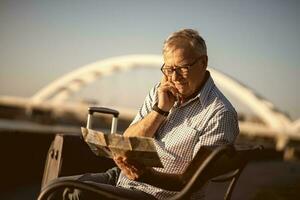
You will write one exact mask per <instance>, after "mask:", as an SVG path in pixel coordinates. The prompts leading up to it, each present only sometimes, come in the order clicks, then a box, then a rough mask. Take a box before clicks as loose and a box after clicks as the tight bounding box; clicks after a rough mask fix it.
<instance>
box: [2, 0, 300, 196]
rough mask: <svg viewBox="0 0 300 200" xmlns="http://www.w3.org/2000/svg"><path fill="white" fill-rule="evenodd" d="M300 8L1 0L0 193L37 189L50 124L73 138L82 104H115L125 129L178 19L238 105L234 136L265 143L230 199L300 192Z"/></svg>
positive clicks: (236, 0)
mask: <svg viewBox="0 0 300 200" xmlns="http://www.w3.org/2000/svg"><path fill="white" fill-rule="evenodd" d="M299 9H300V2H299V1H297V0H287V1H280V0H260V1H258V0H253V1H242V0H230V1H214V0H199V1H177V0H174V1H155V0H154V1H135V0H131V1H121V0H119V1H114V0H112V1H102V0H94V1H93V0H88V1H79V0H78V1H77V0H72V1H71V0H64V1H46V0H39V1H38V0H36V1H34V0H24V1H21V0H19V1H17V0H0V141H1V142H0V143H1V155H2V161H1V162H2V163H3V164H2V166H1V168H0V169H1V174H2V175H3V177H5V179H4V181H2V183H1V184H2V185H1V188H2V189H1V191H0V198H1V199H25V198H28V199H33V198H34V197H36V195H37V194H38V192H39V187H40V181H41V178H42V174H43V167H44V161H45V158H46V154H47V150H48V148H49V145H50V142H51V140H52V139H53V136H54V134H55V133H57V132H63V133H68V134H66V135H68V136H67V137H70V138H72V139H70V142H69V143H70V144H69V146H70V147H69V148H70V149H72V145H75V144H76V145H79V144H77V143H80V142H78V141H77V140H76V139H74V137H73V136H74V134H73V136H70V135H72V134H71V133H74V132H76V133H78V132H80V130H79V127H80V126H84V125H85V120H86V111H87V110H86V109H87V107H88V106H89V105H101V106H109V107H114V108H118V109H119V110H120V112H121V118H122V119H121V121H120V132H121V131H122V130H124V129H125V128H126V126H127V125H128V124H129V123H130V121H131V119H132V117H133V116H134V113H135V112H136V110H137V109H138V108H139V106H140V105H141V103H142V102H143V99H144V97H145V95H146V94H147V92H148V91H149V89H150V88H151V87H152V86H153V84H155V83H157V82H158V81H159V80H160V77H161V74H160V71H159V67H160V65H161V64H162V62H163V61H162V58H161V51H162V44H163V42H164V40H165V39H166V38H167V37H168V35H170V34H171V33H172V32H174V31H177V30H179V29H182V28H193V29H196V30H198V31H199V33H200V34H201V35H202V37H203V38H204V39H205V40H206V44H207V48H208V57H209V67H210V68H211V69H212V70H213V71H216V73H220V74H222V75H223V78H217V77H216V79H218V80H219V81H217V84H218V85H219V86H220V88H221V89H222V90H223V92H224V93H225V94H226V96H228V98H229V99H230V100H231V101H232V103H233V104H234V106H235V107H236V109H237V111H238V113H239V118H240V122H241V131H242V135H241V136H240V138H239V141H240V142H245V143H255V144H262V145H264V146H265V147H267V148H266V149H267V150H270V152H272V153H268V154H267V155H266V156H265V157H264V158H263V159H260V160H259V161H256V162H255V163H251V164H250V165H249V167H248V168H246V170H245V173H244V174H243V175H242V177H241V181H240V184H238V187H237V189H236V190H237V194H236V196H234V198H236V199H246V198H245V194H246V196H247V198H248V199H275V197H276V198H277V197H278V199H298V198H300V197H299V196H297V194H296V189H297V190H298V189H299V188H300V185H299V181H300V163H299V151H298V149H299V141H300V132H299V127H300V121H299V118H300V107H299V105H298V104H299V102H300V94H299V89H298V87H299V85H300V81H299V78H298V77H299V75H300V66H299V63H300V40H299V38H298V37H299V35H300V25H299V19H300V14H299ZM160 61H161V62H160ZM87 68H89V69H91V70H90V72H85V71H82V70H83V69H87ZM92 69H93V70H92ZM80 70H81V71H80ZM86 71H87V70H86ZM75 72H78V73H77V74H76V73H75ZM72 73H73V74H72ZM91 74H92V76H91ZM68 76H69V79H68ZM224 77H225V79H224ZM63 78H65V79H63ZM226 78H229V81H228V80H227V79H226ZM57 80H58V81H57ZM59 80H60V81H59ZM91 80H93V81H91ZM224 80H225V81H226V80H227V81H226V83H227V84H225V83H224V82H223V81H224ZM54 81H57V82H56V83H57V85H53V84H52V85H51V83H54ZM230 81H233V82H234V83H235V84H234V85H231V84H229V83H230ZM224 85H225V86H227V87H224ZM236 85H238V87H232V86H236ZM47 86H52V89H53V88H54V89H53V90H50V89H49V87H48V94H47V95H45V88H46V89H47ZM43 89H44V90H43ZM43 91H44V94H43ZM49 91H50V92H49ZM248 92H249V93H250V94H248ZM43 95H44V96H43ZM247 95H250V96H247ZM251 95H252V96H251ZM248 97H249V98H248ZM252 98H253V105H252V104H251V102H252ZM241 99H242V100H241ZM243 99H248V101H247V102H245V101H243ZM253 108H257V109H256V110H255V109H254V110H253ZM122 114H123V115H122ZM267 114H268V115H267ZM270 116H274V119H273V118H272V117H270ZM275 118H276V119H275ZM122 120H123V121H122ZM248 122H249V123H248ZM107 123H109V122H107ZM53 127H55V128H53ZM249 127H250V128H249ZM78 130H79V131H78ZM75 135H76V134H75ZM75 138H76V137H75ZM28 144H29V145H28ZM82 145H83V144H82ZM29 146H30V148H29ZM67 146H68V145H67ZM82 148H83V149H85V146H82ZM25 150H27V151H25ZM66 152H68V151H67V150H66ZM82 152H85V153H82ZM23 153H24V154H25V155H24V156H23V155H22V154H23ZM88 153H89V151H88V150H86V149H85V150H82V151H80V152H78V154H77V155H78V156H76V155H74V152H73V153H72V152H71V151H70V152H69V153H66V155H65V163H66V165H65V166H67V167H65V168H63V169H62V174H72V173H77V172H79V171H81V170H86V169H89V170H94V168H93V167H91V166H92V165H93V164H92V163H93V162H94V160H97V159H96V158H94V157H93V155H91V158H90V157H88V158H86V159H87V160H86V163H87V164H86V165H85V166H80V167H78V169H76V167H74V163H77V161H78V160H80V159H81V158H82V157H80V156H79V155H81V156H82V155H86V154H88ZM20 157H22V158H20ZM68 159H69V160H68ZM88 159H90V160H88ZM91 160H92V161H91ZM95 162H97V161H95ZM105 162H108V163H109V162H110V161H105ZM102 163H103V162H102ZM87 165H88V166H89V167H87ZM20 166H22V167H21V169H22V170H20ZM68 166H69V167H68ZM108 166H109V164H107V166H104V167H103V168H106V167H108ZM79 168H80V169H79ZM271 169H272V170H271ZM72 170H73V171H72ZM25 174H26V175H25ZM249 177H259V178H254V179H253V180H252V179H251V181H249ZM263 177H264V178H263ZM215 188H217V190H221V189H220V186H217V187H215ZM211 190H214V189H211ZM242 194H244V195H242ZM20 195H21V196H22V195H25V197H23V198H21V197H20ZM212 198H216V199H217V197H212Z"/></svg>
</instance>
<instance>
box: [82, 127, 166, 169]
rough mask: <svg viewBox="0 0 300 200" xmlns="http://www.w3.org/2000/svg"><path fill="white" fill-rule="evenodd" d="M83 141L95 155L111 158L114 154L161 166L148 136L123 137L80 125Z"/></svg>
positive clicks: (152, 142)
mask: <svg viewBox="0 0 300 200" xmlns="http://www.w3.org/2000/svg"><path fill="white" fill-rule="evenodd" d="M81 132H82V135H83V138H84V140H85V142H86V143H87V144H88V145H89V147H90V149H91V150H92V151H93V152H94V153H95V154H96V155H97V156H105V157H108V158H113V157H114V156H116V155H119V156H125V155H126V157H128V158H129V159H132V160H136V161H138V162H139V163H141V164H144V165H145V166H149V167H163V165H162V163H161V161H160V158H159V156H158V154H157V152H156V148H155V145H154V139H153V138H150V137H124V136H122V135H120V134H105V133H103V132H101V131H95V130H91V129H87V128H84V127H81Z"/></svg>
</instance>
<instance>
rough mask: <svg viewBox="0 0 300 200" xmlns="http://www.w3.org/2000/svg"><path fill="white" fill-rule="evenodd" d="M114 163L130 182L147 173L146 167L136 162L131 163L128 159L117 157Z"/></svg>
mask: <svg viewBox="0 0 300 200" xmlns="http://www.w3.org/2000/svg"><path fill="white" fill-rule="evenodd" d="M114 161H115V163H116V164H117V166H118V167H119V168H120V169H121V170H122V172H123V173H124V174H125V175H126V176H127V178H129V179H130V180H134V181H135V180H138V179H139V178H140V177H141V176H142V175H143V174H144V173H145V171H146V167H145V166H144V165H142V164H140V163H138V162H136V161H132V160H131V161H130V160H129V159H128V158H127V157H123V156H116V157H114Z"/></svg>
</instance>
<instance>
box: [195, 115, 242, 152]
mask: <svg viewBox="0 0 300 200" xmlns="http://www.w3.org/2000/svg"><path fill="white" fill-rule="evenodd" d="M238 134H239V126H238V119H237V113H236V112H234V111H229V110H226V111H222V112H218V113H217V114H216V115H215V116H214V117H212V118H211V119H210V120H209V121H208V123H207V125H206V127H205V128H204V131H203V134H201V136H200V137H199V141H198V142H197V144H196V146H195V148H194V152H193V157H194V156H195V155H196V153H197V152H198V150H199V149H200V147H201V146H220V145H225V144H233V143H234V141H235V139H236V137H237V136H238Z"/></svg>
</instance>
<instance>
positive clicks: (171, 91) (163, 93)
mask: <svg viewBox="0 0 300 200" xmlns="http://www.w3.org/2000/svg"><path fill="white" fill-rule="evenodd" d="M179 98H181V97H180V95H179V93H178V90H177V89H176V87H175V86H174V84H173V83H172V82H171V81H168V77H167V76H163V78H162V80H161V82H160V86H159V88H158V107H159V108H160V109H162V110H163V111H167V112H168V111H169V110H170V109H171V108H172V107H173V105H174V103H175V101H177V100H179Z"/></svg>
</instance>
